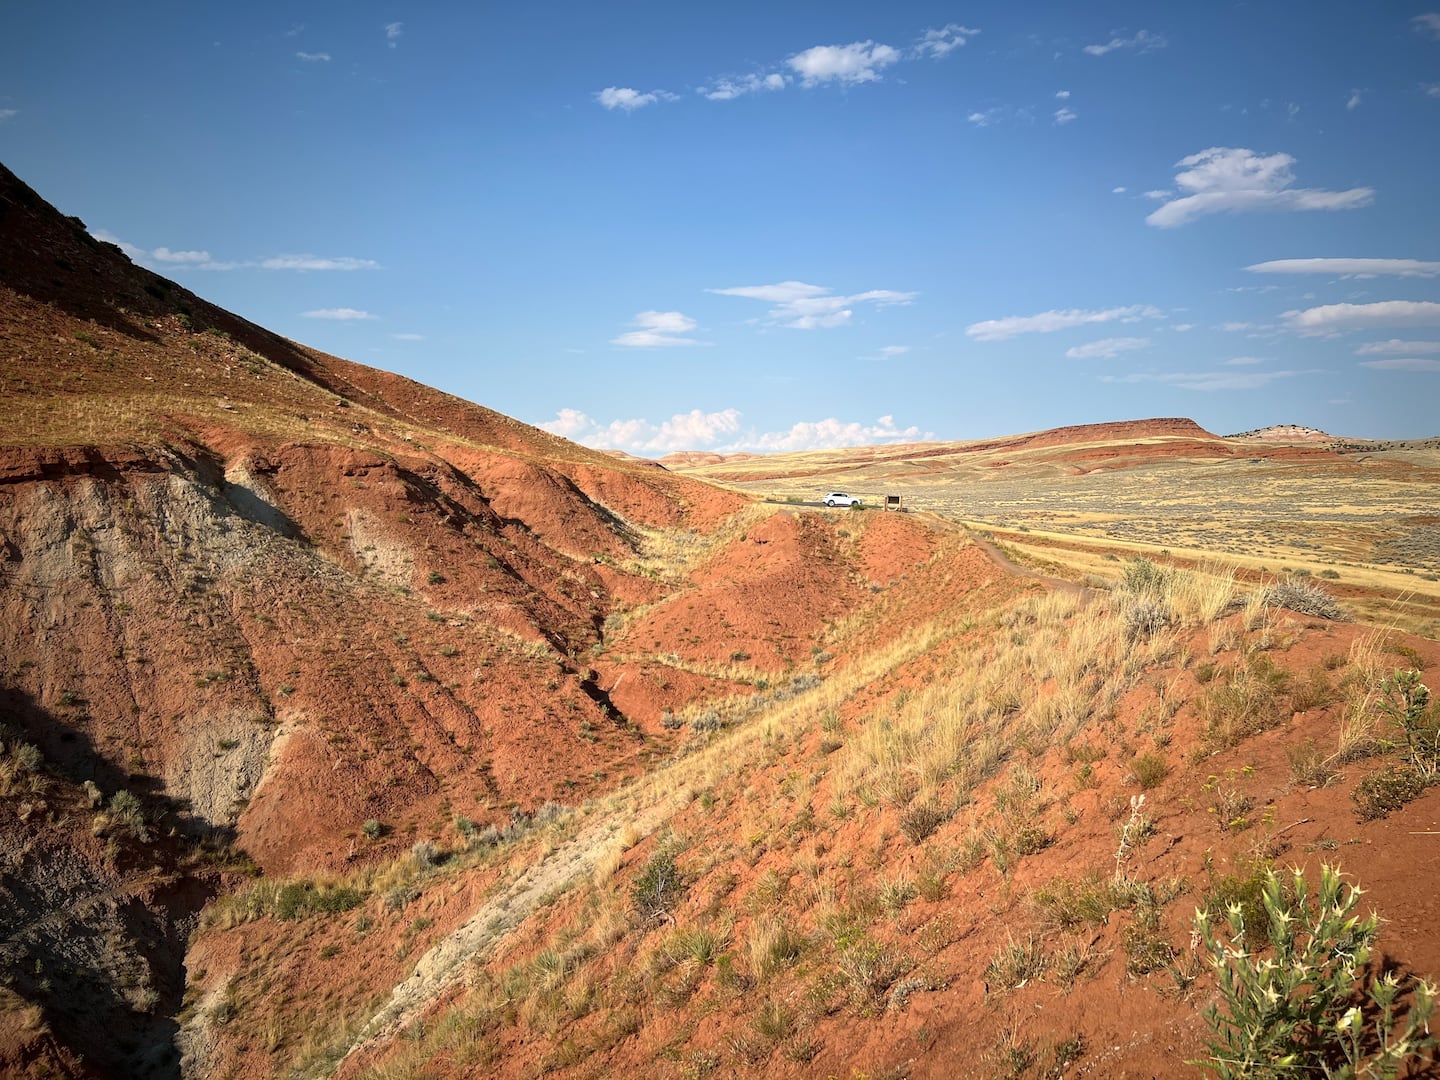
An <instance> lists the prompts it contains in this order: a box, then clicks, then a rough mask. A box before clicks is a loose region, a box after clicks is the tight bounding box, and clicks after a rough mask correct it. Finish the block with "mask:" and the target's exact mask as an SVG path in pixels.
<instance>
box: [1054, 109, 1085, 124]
mask: <svg viewBox="0 0 1440 1080" xmlns="http://www.w3.org/2000/svg"><path fill="white" fill-rule="evenodd" d="M1079 115H1080V114H1079V113H1077V112H1076V111H1075V110H1074V109H1070V108H1063V109H1056V110H1055V123H1056V124H1068V123H1070V121H1071V120H1074V119H1075V118H1076V117H1077V116H1079Z"/></svg>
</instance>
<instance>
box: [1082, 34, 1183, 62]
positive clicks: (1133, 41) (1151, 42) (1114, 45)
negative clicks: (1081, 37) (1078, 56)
mask: <svg viewBox="0 0 1440 1080" xmlns="http://www.w3.org/2000/svg"><path fill="white" fill-rule="evenodd" d="M1111 33H1112V34H1114V36H1113V37H1111V38H1110V40H1109V41H1107V42H1106V43H1105V44H1104V45H1086V46H1085V51H1086V52H1087V53H1089V54H1090V55H1091V56H1104V55H1105V54H1106V53H1108V52H1114V51H1115V50H1116V49H1138V50H1139V51H1140V52H1149V51H1150V50H1151V49H1163V48H1164V47H1165V45H1166V41H1165V37H1164V35H1163V34H1152V33H1151V32H1150V31H1149V30H1138V31H1136V33H1135V36H1134V37H1128V38H1125V37H1120V36H1119V34H1118V33H1116V32H1115V31H1111Z"/></svg>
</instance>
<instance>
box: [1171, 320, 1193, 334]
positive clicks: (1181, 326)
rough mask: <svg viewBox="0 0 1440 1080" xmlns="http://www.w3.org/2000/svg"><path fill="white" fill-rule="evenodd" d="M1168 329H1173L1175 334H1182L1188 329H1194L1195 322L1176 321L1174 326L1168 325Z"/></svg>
mask: <svg viewBox="0 0 1440 1080" xmlns="http://www.w3.org/2000/svg"><path fill="white" fill-rule="evenodd" d="M1170 329H1171V330H1174V331H1175V333H1177V334H1184V333H1187V332H1188V331H1191V330H1194V329H1195V324H1194V323H1193V322H1182V323H1176V324H1175V325H1174V326H1172V327H1170Z"/></svg>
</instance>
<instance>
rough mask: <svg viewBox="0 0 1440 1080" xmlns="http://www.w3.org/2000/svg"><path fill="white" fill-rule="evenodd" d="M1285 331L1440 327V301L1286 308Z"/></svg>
mask: <svg viewBox="0 0 1440 1080" xmlns="http://www.w3.org/2000/svg"><path fill="white" fill-rule="evenodd" d="M1283 318H1284V319H1285V322H1286V329H1287V330H1296V331H1298V332H1300V333H1302V334H1306V335H1313V334H1327V333H1332V332H1339V331H1345V330H1365V329H1369V328H1371V327H1377V326H1440V304H1437V303H1435V302H1433V301H1430V300H1381V301H1379V302H1377V303H1373V304H1325V305H1323V306H1322V307H1313V308H1306V309H1305V310H1304V311H1287V312H1285V314H1284V316H1283Z"/></svg>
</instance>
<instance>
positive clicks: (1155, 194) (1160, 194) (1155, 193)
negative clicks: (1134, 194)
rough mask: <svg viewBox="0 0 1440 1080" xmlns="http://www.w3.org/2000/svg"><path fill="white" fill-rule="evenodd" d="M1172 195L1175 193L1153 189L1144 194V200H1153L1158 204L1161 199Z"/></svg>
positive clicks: (1162, 189) (1166, 189)
mask: <svg viewBox="0 0 1440 1080" xmlns="http://www.w3.org/2000/svg"><path fill="white" fill-rule="evenodd" d="M1174 194H1175V193H1174V192H1173V191H1171V190H1170V189H1169V188H1155V189H1154V190H1152V191H1147V192H1145V198H1147V199H1154V200H1155V201H1156V202H1159V201H1160V200H1161V199H1168V198H1170V196H1171V195H1174Z"/></svg>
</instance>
